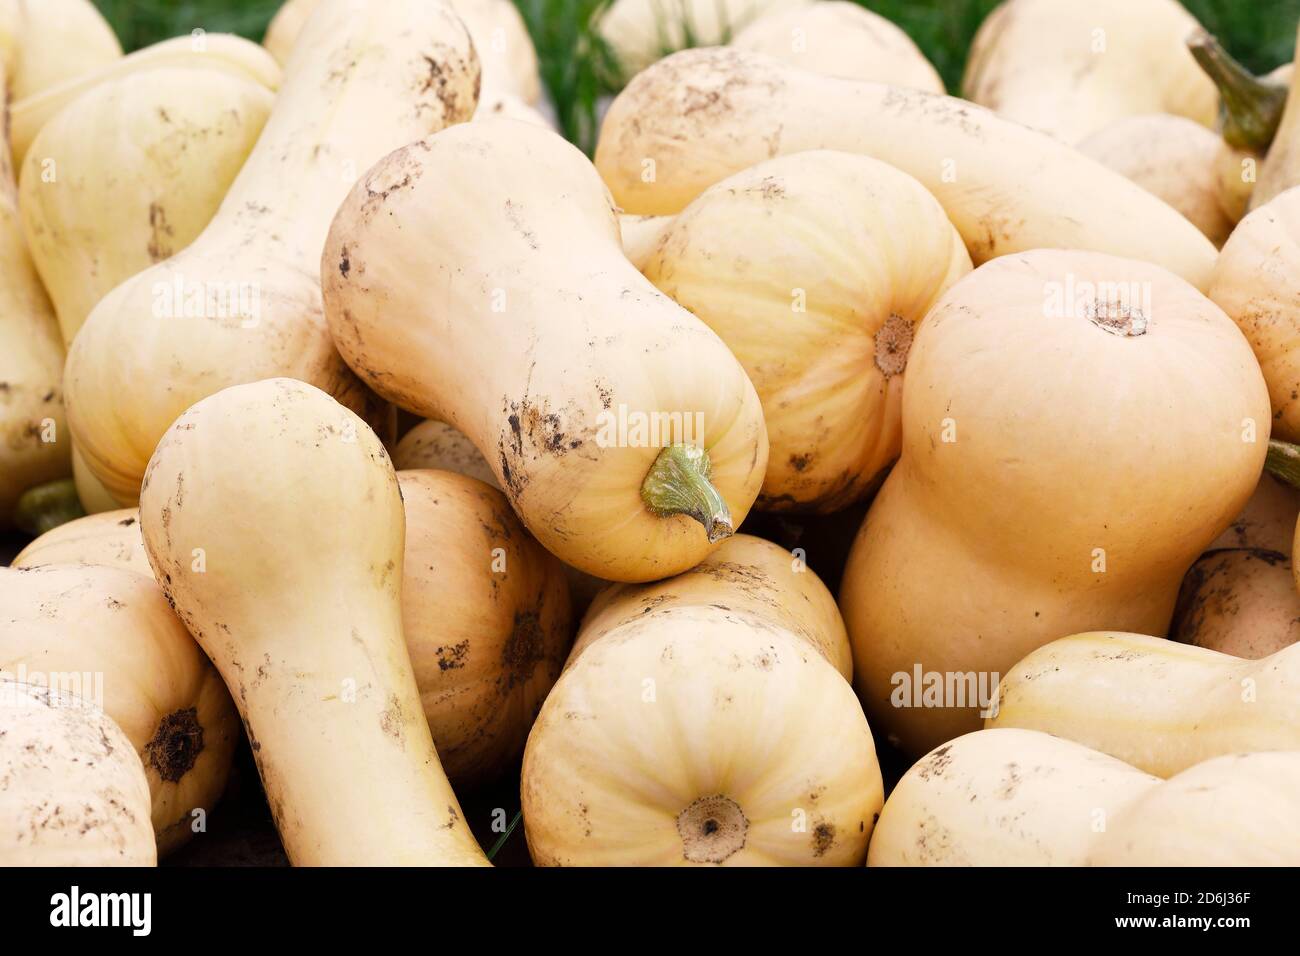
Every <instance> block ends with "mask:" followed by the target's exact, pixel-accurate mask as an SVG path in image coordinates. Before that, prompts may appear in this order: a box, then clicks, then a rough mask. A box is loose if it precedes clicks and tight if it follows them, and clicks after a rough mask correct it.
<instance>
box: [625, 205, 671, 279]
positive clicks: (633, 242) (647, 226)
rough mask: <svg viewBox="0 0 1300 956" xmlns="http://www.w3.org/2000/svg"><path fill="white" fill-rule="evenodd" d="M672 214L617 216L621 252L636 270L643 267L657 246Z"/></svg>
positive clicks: (666, 229) (669, 224) (669, 222)
mask: <svg viewBox="0 0 1300 956" xmlns="http://www.w3.org/2000/svg"><path fill="white" fill-rule="evenodd" d="M674 218H675V217H673V216H628V215H620V216H619V217H618V228H619V232H620V234H621V235H622V237H623V254H624V255H625V256H627V261H628V262H630V263H632V265H634V266H636V267H637V269H638V270H640V269H642V268H644V267H645V264H646V263H647V262H649V261H650V257H651V256H652V255H654V252H655V250H656V249H658V248H659V242H660V240H662V239H663V237H664V234H665V233H666V232H667V231H668V227H669V226H671V225H672V223H673V219H674Z"/></svg>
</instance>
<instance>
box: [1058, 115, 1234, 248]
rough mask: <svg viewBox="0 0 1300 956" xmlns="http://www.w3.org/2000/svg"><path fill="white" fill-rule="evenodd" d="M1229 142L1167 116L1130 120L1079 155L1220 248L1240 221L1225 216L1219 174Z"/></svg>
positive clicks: (1090, 140)
mask: <svg viewBox="0 0 1300 956" xmlns="http://www.w3.org/2000/svg"><path fill="white" fill-rule="evenodd" d="M1223 146H1224V142H1223V140H1222V139H1220V138H1219V136H1218V134H1216V133H1215V132H1214V131H1212V130H1210V129H1207V128H1206V127H1204V126H1202V125H1201V124H1200V123H1197V122H1194V121H1193V120H1189V119H1186V118H1184V117H1182V116H1170V115H1169V114H1167V113H1155V114H1147V115H1143V116H1129V117H1126V118H1124V119H1122V120H1118V121H1117V122H1114V123H1112V124H1110V125H1109V126H1105V127H1103V128H1101V129H1100V130H1098V131H1097V132H1095V133H1093V134H1092V135H1091V136H1089V137H1087V138H1086V139H1085V140H1084V141H1083V142H1081V143H1080V144H1079V151H1080V152H1082V153H1083V154H1084V155H1085V156H1091V157H1092V158H1093V159H1095V160H1097V162H1099V163H1101V164H1102V165H1103V166H1106V167H1107V168H1109V169H1113V170H1115V172H1117V173H1119V174H1120V175H1121V176H1125V177H1127V178H1128V179H1131V180H1132V181H1133V182H1135V183H1137V184H1138V185H1139V186H1141V187H1142V188H1143V189H1145V190H1146V191H1147V192H1149V193H1151V194H1152V195H1153V196H1156V197H1158V198H1160V199H1162V200H1164V201H1165V202H1167V203H1168V204H1169V205H1171V206H1173V207H1174V208H1175V209H1177V210H1178V211H1179V212H1180V213H1182V214H1183V215H1184V216H1186V217H1187V220H1188V221H1189V222H1190V223H1191V224H1192V225H1194V226H1195V227H1196V228H1197V229H1199V230H1201V232H1202V233H1204V234H1205V238H1207V239H1209V240H1210V241H1211V242H1212V243H1214V244H1215V245H1216V246H1222V245H1223V243H1224V241H1225V240H1226V239H1227V238H1228V234H1229V233H1231V232H1232V227H1233V226H1234V225H1235V224H1236V222H1237V219H1240V218H1241V217H1240V216H1238V217H1237V218H1236V219H1234V218H1231V217H1230V216H1228V214H1227V213H1225V212H1224V207H1225V206H1227V205H1230V204H1231V201H1230V200H1225V199H1224V198H1223V197H1222V196H1221V195H1220V191H1221V189H1222V182H1221V179H1220V177H1219V175H1218V172H1217V171H1216V167H1215V164H1216V163H1217V162H1219V154H1220V150H1221V149H1222V148H1223Z"/></svg>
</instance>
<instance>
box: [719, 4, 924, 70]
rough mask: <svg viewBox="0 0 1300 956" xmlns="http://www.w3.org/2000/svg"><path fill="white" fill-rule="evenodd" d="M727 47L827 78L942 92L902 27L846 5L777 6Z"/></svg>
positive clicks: (744, 30) (858, 8) (865, 10)
mask: <svg viewBox="0 0 1300 956" xmlns="http://www.w3.org/2000/svg"><path fill="white" fill-rule="evenodd" d="M731 45H732V46H735V47H738V48H740V49H742V50H753V51H754V52H755V53H764V54H766V55H768V56H772V57H776V58H777V59H778V60H784V61H785V62H787V63H789V64H790V65H791V66H797V67H799V69H801V70H810V71H812V72H814V73H824V74H826V75H827V76H841V77H844V78H845V79H850V80H869V81H871V82H873V83H892V84H893V85H895V86H910V87H912V88H914V89H918V90H925V91H926V92H928V93H943V92H944V86H943V80H942V79H941V78H940V76H939V72H938V71H937V70H936V69H935V68H934V67H933V66H932V65H931V63H930V61H929V60H927V59H926V58H925V54H924V53H922V52H921V50H920V48H919V47H918V46H917V45H916V44H915V43H914V42H913V41H912V38H911V37H909V36H908V35H907V34H906V33H905V32H904V31H903V30H902V28H901V27H898V26H896V25H895V24H894V23H893V22H892V21H891V20H888V19H886V18H885V17H882V16H881V15H880V14H878V13H873V12H872V11H870V10H868V9H867V8H866V7H862V6H859V5H858V4H856V3H849V2H847V0H822V2H818V3H809V4H798V5H794V6H790V7H784V6H782V7H780V8H778V9H777V10H775V11H773V12H771V13H767V14H765V15H764V16H761V17H759V18H758V19H757V20H755V21H754V22H752V23H751V24H750V25H749V26H747V27H745V28H744V29H743V30H741V31H740V32H739V33H737V34H736V35H735V38H734V39H733V40H732V41H731Z"/></svg>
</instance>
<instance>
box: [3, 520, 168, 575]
mask: <svg viewBox="0 0 1300 956" xmlns="http://www.w3.org/2000/svg"><path fill="white" fill-rule="evenodd" d="M46 564H93V565H98V566H103V567H108V568H120V569H122V570H124V571H134V572H135V573H136V574H143V575H145V576H146V577H149V578H152V577H153V568H151V567H150V566H149V555H148V554H146V553H145V550H144V539H143V538H142V537H141V536H140V509H139V508H123V509H121V510H118V511H105V512H100V513H98V514H91V515H87V516H86V517H84V518H78V519H77V520H75V521H69V522H68V523H67V524H62V525H59V526H58V527H57V528H55V529H54V530H53V531H47V532H45V534H43V535H41V536H40V537H39V538H37V539H36V540H35V541H33V542H32V543H31V544H29V545H28V546H27V547H25V548H23V550H22V551H20V552H19V553H18V557H16V558H14V560H13V567H15V568H35V567H40V566H42V565H46Z"/></svg>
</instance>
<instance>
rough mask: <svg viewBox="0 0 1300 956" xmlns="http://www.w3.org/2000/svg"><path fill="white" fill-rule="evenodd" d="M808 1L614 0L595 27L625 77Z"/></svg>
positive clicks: (715, 42) (728, 39)
mask: <svg viewBox="0 0 1300 956" xmlns="http://www.w3.org/2000/svg"><path fill="white" fill-rule="evenodd" d="M808 5H809V0H614V2H613V3H611V4H610V5H609V7H608V9H606V10H604V11H603V12H600V13H597V17H598V18H599V19H598V20H597V21H596V27H597V30H598V32H599V33H600V36H601V38H602V39H603V40H604V41H605V43H606V44H608V45H609V47H610V50H611V52H612V53H613V54H614V57H615V59H616V60H617V61H618V64H619V66H620V67H621V69H622V73H623V78H624V79H627V78H629V77H631V76H633V75H634V74H636V73H639V72H641V71H642V70H644V69H645V68H646V67H648V66H649V65H650V64H651V63H654V62H655V61H656V60H658V59H659V58H660V57H663V56H666V55H668V54H669V53H676V52H677V51H678V50H683V49H685V48H686V47H692V46H717V45H719V44H724V43H729V42H731V40H732V38H733V37H735V36H737V35H738V34H739V33H741V32H742V31H743V30H744V29H745V28H746V27H748V26H749V25H750V24H752V23H754V22H755V21H756V20H759V19H761V18H764V17H767V16H774V15H777V14H780V13H784V12H785V11H787V10H797V9H801V8H803V7H806V6H808Z"/></svg>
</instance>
